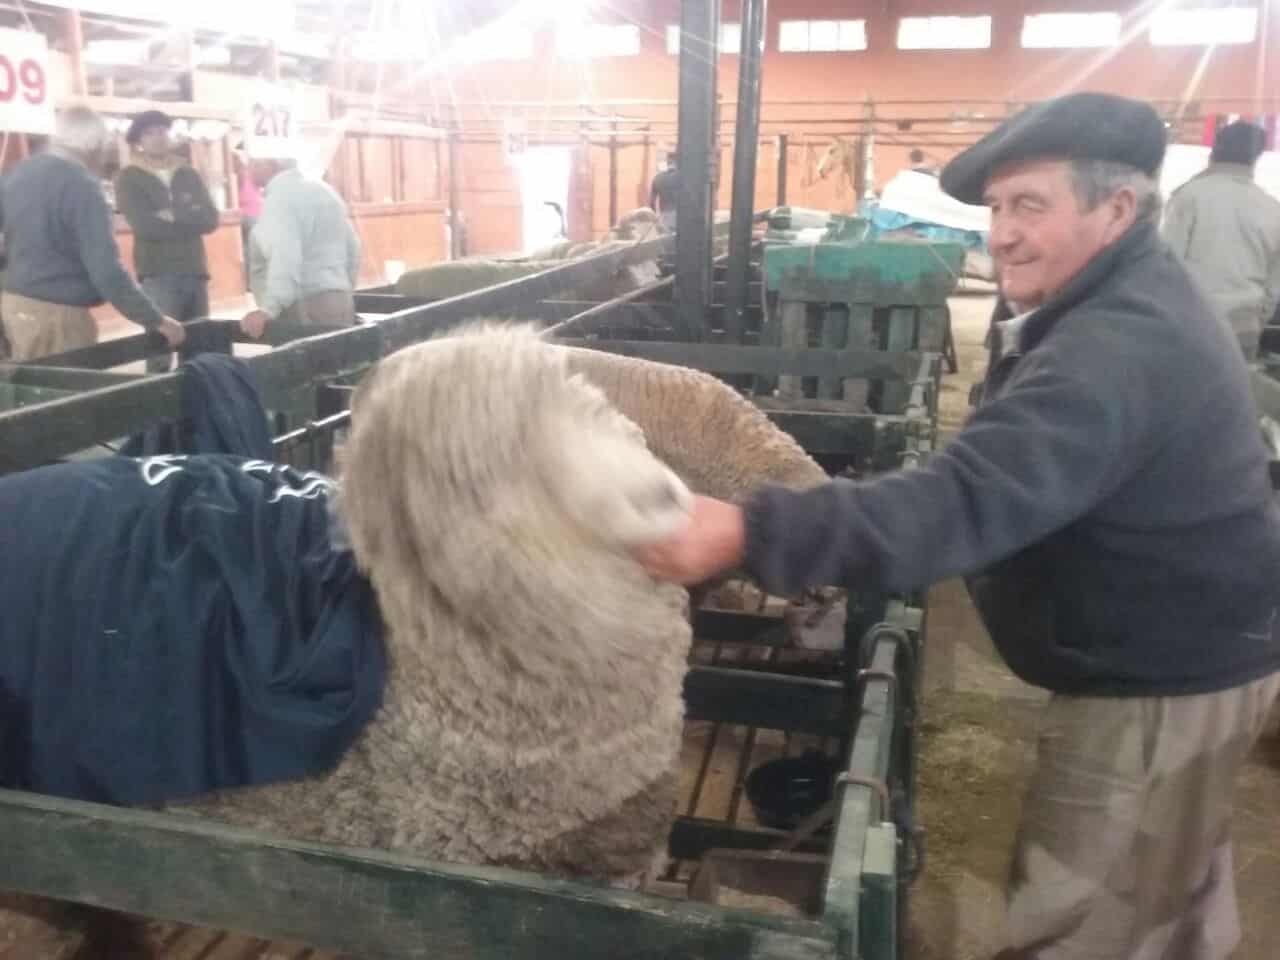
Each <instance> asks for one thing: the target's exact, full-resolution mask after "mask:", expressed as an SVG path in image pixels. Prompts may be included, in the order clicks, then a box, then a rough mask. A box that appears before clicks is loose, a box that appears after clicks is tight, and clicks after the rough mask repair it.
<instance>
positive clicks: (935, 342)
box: [916, 306, 951, 353]
mask: <svg viewBox="0 0 1280 960" xmlns="http://www.w3.org/2000/svg"><path fill="white" fill-rule="evenodd" d="M950 316H951V314H950V311H949V310H948V309H947V307H946V306H939V307H921V308H920V324H919V331H918V333H917V335H916V349H917V350H919V351H920V352H921V353H941V352H942V350H943V348H944V347H945V346H946V344H947V327H948V325H949V324H950Z"/></svg>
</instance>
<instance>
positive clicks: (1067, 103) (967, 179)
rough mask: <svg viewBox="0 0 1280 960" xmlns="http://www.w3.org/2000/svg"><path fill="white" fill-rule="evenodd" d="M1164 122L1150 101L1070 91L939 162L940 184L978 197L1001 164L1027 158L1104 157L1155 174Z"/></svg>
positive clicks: (972, 199) (963, 198) (967, 198)
mask: <svg viewBox="0 0 1280 960" xmlns="http://www.w3.org/2000/svg"><path fill="white" fill-rule="evenodd" d="M1165 142H1166V135H1165V128H1164V123H1163V122H1162V121H1161V119H1160V116H1159V114H1157V113H1156V112H1155V110H1153V109H1152V108H1151V106H1150V105H1149V104H1146V103H1142V102H1141V101H1138V100H1129V99H1127V98H1125V97H1115V96H1112V95H1110V94H1106V93H1073V94H1071V95H1069V96H1066V97H1059V98H1057V99H1056V100H1047V101H1045V102H1044V103H1038V104H1036V105H1034V106H1031V107H1027V108H1026V109H1025V110H1023V111H1022V112H1021V113H1019V114H1018V115H1017V116H1014V117H1010V118H1009V119H1008V120H1006V121H1005V122H1004V123H1002V124H1000V126H998V127H996V129H994V130H992V131H991V132H990V133H989V134H987V135H986V136H985V137H983V138H982V139H981V140H979V141H978V142H977V143H975V144H974V145H973V146H972V147H970V148H969V149H968V150H965V151H964V152H963V153H961V154H959V155H957V156H956V157H955V159H953V160H952V161H951V162H950V163H948V164H947V165H946V167H945V168H943V171H942V177H941V184H942V189H943V190H944V191H946V192H947V193H949V194H950V195H951V196H953V197H955V198H956V199H957V200H959V201H960V202H961V203H974V204H980V203H982V195H983V192H984V191H985V190H986V187H987V180H988V179H989V178H990V177H991V174H992V173H994V172H995V171H996V170H997V169H999V168H1000V167H1004V166H1008V165H1009V164H1012V163H1021V162H1023V161H1026V160H1037V159H1051V158H1052V159H1063V160H1106V161H1110V162H1112V163H1124V164H1128V165H1129V166H1131V167H1137V168H1138V169H1139V170H1141V171H1142V172H1143V173H1146V174H1147V175H1148V176H1155V174H1156V171H1158V170H1159V169H1160V164H1161V163H1162V162H1163V161H1164V148H1165Z"/></svg>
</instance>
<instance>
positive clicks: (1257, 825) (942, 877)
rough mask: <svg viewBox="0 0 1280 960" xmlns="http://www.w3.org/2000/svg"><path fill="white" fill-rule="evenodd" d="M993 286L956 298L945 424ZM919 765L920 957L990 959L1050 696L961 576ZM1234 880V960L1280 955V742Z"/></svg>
mask: <svg viewBox="0 0 1280 960" xmlns="http://www.w3.org/2000/svg"><path fill="white" fill-rule="evenodd" d="M991 306H992V300H991V297H990V295H989V294H967V295H961V296H957V297H955V298H954V299H953V300H952V326H953V331H954V335H955V338H956V344H957V349H958V352H959V359H960V373H959V374H958V375H954V376H949V377H947V378H946V379H945V381H944V386H943V391H942V396H941V403H940V408H941V411H940V419H941V422H942V426H943V428H944V429H946V430H955V429H957V428H959V427H960V425H961V424H962V423H963V422H964V418H965V417H966V416H967V411H968V392H969V385H970V384H971V383H973V382H974V380H975V379H976V378H977V377H979V376H981V374H982V371H983V370H984V369H985V366H986V351H985V350H984V349H983V347H982V338H983V335H984V333H985V331H986V326H987V321H988V318H989V316H990V311H991ZM928 643H929V649H928V655H927V659H926V663H925V674H926V675H925V686H926V694H925V702H924V710H923V718H924V719H923V729H922V737H921V751H920V756H919V762H918V767H917V769H918V772H919V792H918V796H919V819H920V822H921V824H922V825H923V826H924V828H925V830H926V831H927V840H926V842H927V850H928V858H927V861H926V868H925V871H924V874H923V876H921V877H920V879H919V880H918V881H917V882H916V885H915V887H914V888H913V889H912V892H911V901H910V919H909V922H908V931H909V934H908V936H909V943H910V949H909V952H908V957H909V958H910V960H942V958H946V960H970V958H974V960H976V958H979V957H990V956H991V954H992V952H993V950H994V949H996V948H997V947H998V945H999V941H998V938H999V935H1000V929H1001V916H1002V887H1003V883H1004V878H1005V874H1006V871H1007V869H1008V863H1009V856H1010V852H1011V850H1012V846H1013V833H1014V828H1015V825H1016V823H1017V820H1018V816H1019V811H1020V808H1021V798H1022V794H1023V792H1024V790H1025V788H1026V783H1027V779H1028V777H1029V774H1030V769H1031V764H1032V762H1033V759H1034V746H1035V737H1036V724H1037V717H1038V713H1039V709H1040V707H1041V706H1042V704H1043V702H1044V700H1045V695H1044V694H1043V693H1042V692H1041V691H1038V690H1036V689H1035V688H1033V687H1028V686H1026V685H1025V684H1023V683H1021V682H1020V681H1019V680H1018V679H1017V678H1016V677H1014V676H1013V675H1012V674H1010V673H1009V671H1008V670H1006V669H1005V667H1004V665H1003V664H1002V663H1001V661H1000V659H999V657H998V656H997V655H996V653H995V650H994V649H993V647H992V646H991V641H990V639H989V638H988V637H987V635H986V632H985V631H984V630H983V628H982V625H981V623H980V622H979V621H978V618H977V615H976V613H975V612H974V610H973V607H972V605H971V604H970V603H969V599H968V596H967V595H966V593H965V590H964V588H963V586H962V585H960V584H959V583H956V582H951V583H945V584H942V585H940V586H939V587H937V588H935V589H934V590H933V591H932V593H931V595H930V602H929V636H928ZM1235 842H1236V877H1237V886H1238V889H1239V897H1240V911H1241V917H1242V924H1243V927H1244V931H1245V940H1244V943H1243V944H1242V946H1241V948H1240V950H1238V951H1237V952H1236V954H1235V955H1234V956H1235V960H1274V958H1275V957H1276V956H1278V955H1280V739H1276V738H1267V739H1265V740H1264V742H1263V743H1261V744H1259V748H1258V750H1257V752H1256V754H1255V757H1254V760H1253V762H1252V763H1251V764H1250V766H1249V767H1248V768H1247V769H1246V770H1245V772H1244V774H1243V775H1242V777H1241V779H1240V784H1239V796H1238V804H1237V816H1236V826H1235Z"/></svg>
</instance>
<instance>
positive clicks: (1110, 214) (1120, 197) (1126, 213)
mask: <svg viewBox="0 0 1280 960" xmlns="http://www.w3.org/2000/svg"><path fill="white" fill-rule="evenodd" d="M1104 207H1105V208H1106V211H1107V226H1106V231H1105V236H1106V240H1107V242H1108V243H1110V242H1111V241H1112V240H1115V239H1116V238H1117V237H1119V236H1120V235H1121V234H1122V233H1124V232H1125V231H1126V230H1128V229H1129V228H1130V227H1131V226H1133V222H1134V221H1135V220H1137V219H1138V195H1137V193H1135V192H1134V190H1133V188H1132V187H1121V188H1120V189H1119V190H1117V191H1116V192H1115V193H1113V194H1112V195H1111V196H1110V198H1109V199H1108V200H1107V202H1106V203H1105V204H1104Z"/></svg>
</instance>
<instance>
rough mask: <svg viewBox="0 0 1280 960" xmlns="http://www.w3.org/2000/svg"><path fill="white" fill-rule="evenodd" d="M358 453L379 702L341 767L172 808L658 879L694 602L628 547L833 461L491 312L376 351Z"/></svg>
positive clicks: (658, 370)
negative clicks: (700, 498) (383, 678)
mask: <svg viewBox="0 0 1280 960" xmlns="http://www.w3.org/2000/svg"><path fill="white" fill-rule="evenodd" d="M342 462H343V467H342V486H341V493H340V494H339V502H338V514H339V516H340V517H341V518H342V521H343V523H344V525H345V527H346V532H347V534H348V536H349V538H350V541H351V545H352V547H353V549H354V551H355V555H356V558H357V561H358V562H359V564H360V566H361V568H362V569H363V570H364V572H365V573H366V575H367V576H368V577H369V578H370V580H371V581H372V583H373V586H374V588H375V591H376V593H377V595H378V600H379V606H380V608H381V610H382V613H383V618H384V621H385V623H386V627H387V641H386V642H387V654H388V662H389V672H388V683H387V689H386V692H385V698H384V704H383V707H382V709H381V711H380V712H379V714H378V715H377V716H376V717H375V719H374V720H373V721H372V722H371V724H370V725H369V726H368V727H367V728H366V730H365V731H364V732H363V733H362V734H361V736H360V737H359V739H358V740H357V741H356V743H355V744H354V745H353V746H352V747H351V748H350V749H349V750H348V751H347V752H346V754H345V755H344V756H343V758H342V759H341V760H340V761H339V763H338V765H337V766H336V768H334V769H333V770H332V771H330V772H329V773H328V774H326V775H325V776H322V777H318V778H311V779H308V780H304V781H296V782H290V783H283V784H274V785H270V786H264V787H251V788H244V789H239V790H234V791H226V792H223V793H220V794H215V795H209V796H205V797H201V798H198V799H197V800H196V801H195V802H193V803H184V804H182V805H180V806H181V807H182V808H184V809H188V810H190V811H192V812H197V813H202V814H205V815H208V816H211V817H214V818H217V819H224V820H228V821H231V822H234V823H238V824H242V825H249V826H256V827H259V828H264V829H269V830H275V831H279V832H283V833H286V834H291V835H298V836H304V837H307V838H311V839H319V840H325V841H329V842H336V843H341V844H347V845H356V846H367V847H381V848H389V849H393V850H403V851H412V852H415V853H419V854H422V855H426V856H428V857H432V858H435V859H441V860H446V861H454V862H464V863H482V864H494V865H501V866H510V867H518V868H524V869H531V870H536V871H540V872H544V873H550V874H555V875H561V876H571V877H578V878H591V879H596V880H599V881H603V882H607V883H610V884H614V885H621V886H638V885H643V881H644V880H645V879H646V878H648V877H651V876H653V874H654V871H655V869H656V868H657V866H659V865H660V864H661V863H662V862H663V861H664V860H665V847H666V839H667V834H668V832H669V830H670V828H671V825H672V823H673V821H674V819H675V816H676V806H677V773H678V767H679V758H680V750H681V731H682V723H683V703H682V684H683V679H684V675H685V672H686V669H687V663H688V657H689V649H690V641H691V637H690V627H689V616H688V602H689V601H688V595H687V594H686V593H685V592H684V591H683V590H681V589H679V588H676V587H673V586H670V585H665V584H658V583H655V582H654V581H653V580H652V579H651V578H650V577H649V576H648V575H647V574H646V573H645V572H644V571H643V570H642V568H641V567H640V566H639V564H638V563H636V562H635V560H634V559H633V558H632V557H631V555H630V550H629V548H630V546H632V545H634V544H636V543H638V542H641V541H643V540H645V539H651V538H653V537H654V536H658V535H661V534H662V533H664V532H670V531H672V530H674V529H675V528H676V525H677V524H678V523H680V522H682V520H683V516H684V513H683V511H684V510H685V509H686V506H687V502H688V496H689V490H693V491H696V492H698V493H704V494H708V495H712V496H717V497H722V498H725V499H730V500H741V499H743V498H744V497H745V496H747V495H748V494H749V493H750V492H751V491H752V490H753V489H755V488H756V487H758V486H759V485H760V484H762V483H765V482H779V483H784V484H787V485H789V486H794V487H803V486H811V485H813V484H815V483H818V482H821V480H822V479H824V477H825V474H823V472H822V470H821V468H820V467H818V465H817V464H816V463H814V462H813V461H812V460H811V459H810V458H809V457H808V456H807V455H806V454H805V453H804V452H803V450H801V449H800V447H799V446H798V445H797V444H796V443H795V442H794V440H792V439H791V438H790V437H789V436H787V435H786V434H784V433H783V432H782V431H780V430H779V429H778V428H776V427H775V426H773V424H771V423H770V422H769V421H768V419H767V418H766V417H765V416H764V414H763V413H761V412H760V411H759V410H758V409H757V408H756V407H755V406H754V405H753V404H751V403H750V402H749V401H747V400H745V399H744V398H742V397H740V396H739V395H737V394H736V393H735V392H734V391H733V390H731V389H730V388H728V387H727V386H725V385H723V384H722V383H720V382H719V381H717V380H715V379H714V378H713V377H710V376H708V375H706V374H702V373H697V372H694V371H690V370H685V369H683V368H677V367H670V366H666V365H662V364H656V363H651V362H648V361H641V360H634V359H629V358H624V357H617V356H612V355H609V354H604V353H597V352H594V351H590V350H580V349H573V348H566V347H559V346H555V345H552V344H549V343H546V342H544V341H542V340H540V339H538V337H537V336H536V334H535V333H534V332H533V331H532V330H531V329H529V328H517V327H498V326H484V327H481V328H478V329H472V330H468V331H463V332H461V333H457V334H454V335H450V336H446V337H443V338H440V339H436V340H432V341H428V342H427V343H425V344H420V345H418V346H415V347H411V348H408V349H406V350H404V351H401V352H399V353H397V354H394V355H392V356H390V357H388V358H386V359H385V360H384V361H383V362H382V363H381V364H380V365H379V366H378V367H377V368H376V369H375V371H374V372H373V373H372V374H371V375H370V376H369V377H368V378H367V380H366V381H365V382H364V383H363V384H362V385H361V387H360V388H359V389H358V390H357V392H356V395H355V397H354V402H353V426H352V430H351V433H350V436H349V438H348V443H347V445H346V447H345V449H344V451H343V455H342ZM494 597H501V598H503V599H502V602H495V601H494V599H493V598H494Z"/></svg>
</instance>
